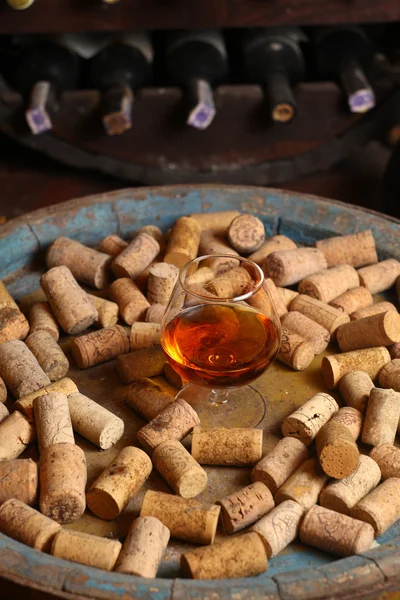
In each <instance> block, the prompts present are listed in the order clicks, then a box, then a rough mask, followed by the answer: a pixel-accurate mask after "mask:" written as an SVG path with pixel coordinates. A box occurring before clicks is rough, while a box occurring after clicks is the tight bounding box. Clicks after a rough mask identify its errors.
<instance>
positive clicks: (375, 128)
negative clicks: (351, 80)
mask: <svg viewBox="0 0 400 600" xmlns="http://www.w3.org/2000/svg"><path fill="white" fill-rule="evenodd" d="M377 93H378V100H379V102H378V106H377V107H376V109H374V110H373V111H371V112H370V113H368V114H367V115H365V116H355V115H352V114H350V113H349V112H348V111H346V108H345V106H344V105H343V102H344V101H343V95H342V92H341V90H340V89H339V88H338V87H337V86H336V85H335V84H333V83H329V82H322V83H305V84H301V85H299V86H298V88H297V90H296V97H297V104H298V115H297V117H296V119H295V120H294V121H293V122H292V123H290V124H288V125H282V124H276V123H275V124H274V123H272V122H271V121H270V120H269V119H268V107H267V104H266V102H265V98H264V96H263V94H262V91H261V89H260V88H259V87H258V86H250V85H244V86H221V87H219V88H218V89H217V90H216V93H215V100H216V106H217V109H218V112H217V116H216V118H215V120H214V122H213V123H212V125H211V126H210V127H209V128H208V129H207V130H205V131H202V132H200V131H197V130H194V129H192V128H190V127H188V126H187V125H186V124H185V110H184V99H183V96H182V92H181V90H179V89H176V88H146V89H142V90H141V91H140V92H139V93H138V95H137V98H136V102H135V104H134V109H133V115H132V116H133V127H132V129H130V130H129V131H127V132H126V133H124V134H123V135H120V136H113V137H109V136H107V135H105V133H104V131H103V129H102V125H101V121H100V118H99V105H100V100H101V98H100V94H99V93H98V92H97V91H91V90H88V91H76V92H69V93H66V94H64V96H63V97H62V99H61V102H60V105H59V108H58V110H57V112H56V114H55V115H54V119H53V125H54V129H53V131H52V132H51V133H49V134H43V135H38V136H33V135H31V134H30V132H29V131H28V129H27V126H26V124H25V122H24V119H23V101H22V98H21V97H20V96H19V95H18V94H15V93H8V94H7V93H4V94H3V95H2V96H0V131H2V132H3V133H5V134H6V135H8V136H9V137H12V138H13V139H16V140H17V141H19V142H20V143H22V144H24V145H25V146H29V147H31V148H34V149H36V150H37V151H39V152H42V153H44V154H47V155H49V156H52V157H53V158H55V159H57V160H59V161H60V162H63V163H65V164H70V165H73V166H76V167H81V168H91V169H97V170H99V171H102V172H104V173H109V174H112V175H117V176H119V177H123V178H125V179H127V180H130V181H142V182H144V183H150V184H157V183H174V182H186V181H190V182H218V181H224V182H227V183H239V182H246V183H255V184H261V185H266V184H271V183H274V184H277V183H283V182H285V181H290V180H292V179H294V178H296V177H299V176H301V175H308V174H311V173H313V172H316V171H321V170H325V169H328V168H329V167H331V166H332V165H333V164H335V163H337V162H338V161H340V160H342V159H344V158H346V157H347V156H349V155H350V154H351V153H352V152H354V151H355V150H356V149H357V148H358V147H361V146H362V145H363V144H365V143H366V142H368V141H369V140H370V139H373V138H374V137H378V136H380V135H381V134H382V132H383V131H385V130H386V129H387V128H388V127H390V125H391V117H392V115H394V114H395V111H396V106H397V105H398V103H399V96H400V92H396V91H394V90H393V88H392V87H388V86H386V87H383V86H382V87H378V88H377Z"/></svg>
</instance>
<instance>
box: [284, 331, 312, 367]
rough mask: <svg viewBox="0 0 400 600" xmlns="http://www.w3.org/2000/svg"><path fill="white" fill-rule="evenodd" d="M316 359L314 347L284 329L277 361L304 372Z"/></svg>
mask: <svg viewBox="0 0 400 600" xmlns="http://www.w3.org/2000/svg"><path fill="white" fill-rule="evenodd" d="M313 358H314V346H313V344H312V343H311V342H307V341H306V340H305V339H304V338H303V337H301V336H300V335H297V333H293V332H292V331H290V330H289V329H286V327H282V333H281V345H280V348H279V352H278V355H277V359H278V360H280V361H281V362H283V363H284V364H285V365H288V366H289V367H292V369H294V370H295V371H304V370H305V369H307V367H309V366H310V364H311V362H312V360H313Z"/></svg>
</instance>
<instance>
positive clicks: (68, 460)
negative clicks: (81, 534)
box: [39, 444, 87, 523]
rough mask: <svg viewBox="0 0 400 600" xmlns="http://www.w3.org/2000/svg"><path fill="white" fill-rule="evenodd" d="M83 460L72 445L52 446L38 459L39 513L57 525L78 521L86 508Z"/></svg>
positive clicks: (85, 474) (80, 453)
mask: <svg viewBox="0 0 400 600" xmlns="http://www.w3.org/2000/svg"><path fill="white" fill-rule="evenodd" d="M86 479H87V473H86V457H85V453H84V452H83V450H82V449H81V448H79V446H76V445H75V444H52V445H51V446H48V447H47V448H44V449H43V451H42V452H41V455H40V464H39V482H40V498H39V506H40V511H41V512H42V513H43V514H44V515H46V516H47V517H50V518H52V519H54V521H57V522H58V523H71V522H72V521H75V520H76V519H79V518H80V517H81V516H82V515H83V513H84V511H85V507H86V502H85V486H86Z"/></svg>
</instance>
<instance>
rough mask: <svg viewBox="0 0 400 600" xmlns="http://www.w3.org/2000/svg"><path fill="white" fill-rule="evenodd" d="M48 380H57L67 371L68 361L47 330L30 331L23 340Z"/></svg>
mask: <svg viewBox="0 0 400 600" xmlns="http://www.w3.org/2000/svg"><path fill="white" fill-rule="evenodd" d="M25 343H26V345H27V346H28V348H29V350H30V351H31V352H32V354H33V355H34V357H35V358H36V360H37V361H38V363H39V365H40V366H41V368H42V369H43V371H44V372H45V373H46V375H47V376H48V378H49V379H50V381H59V380H60V379H62V378H63V377H65V375H66V374H67V373H68V369H69V362H68V358H67V357H66V356H65V354H64V352H63V351H62V350H61V348H60V346H59V345H58V344H57V342H56V341H55V339H54V337H53V336H52V335H51V334H50V333H49V332H48V331H36V332H35V333H31V334H30V335H29V337H27V338H26V341H25Z"/></svg>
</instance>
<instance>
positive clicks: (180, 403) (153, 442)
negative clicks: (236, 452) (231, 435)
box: [137, 398, 232, 453]
mask: <svg viewBox="0 0 400 600" xmlns="http://www.w3.org/2000/svg"><path fill="white" fill-rule="evenodd" d="M199 423H200V419H199V417H198V415H197V413H196V411H195V410H193V408H192V407H191V406H190V404H188V403H187V402H185V400H182V399H181V398H179V399H178V400H175V402H172V403H171V404H170V405H169V406H167V408H165V409H164V410H163V411H162V412H161V413H159V414H158V415H157V416H156V417H155V418H154V419H152V420H151V421H150V422H149V423H147V425H145V426H144V427H142V428H141V429H139V431H138V434H137V440H138V442H139V444H140V445H141V446H142V447H143V448H144V449H145V450H146V452H149V453H152V452H153V450H154V449H155V448H156V447H157V446H158V445H159V444H161V443H162V442H164V441H166V440H178V441H180V440H183V438H184V437H186V436H187V434H188V433H190V431H192V429H193V427H195V426H196V425H198V424H199ZM229 431H232V430H231V429H230V430H229Z"/></svg>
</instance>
